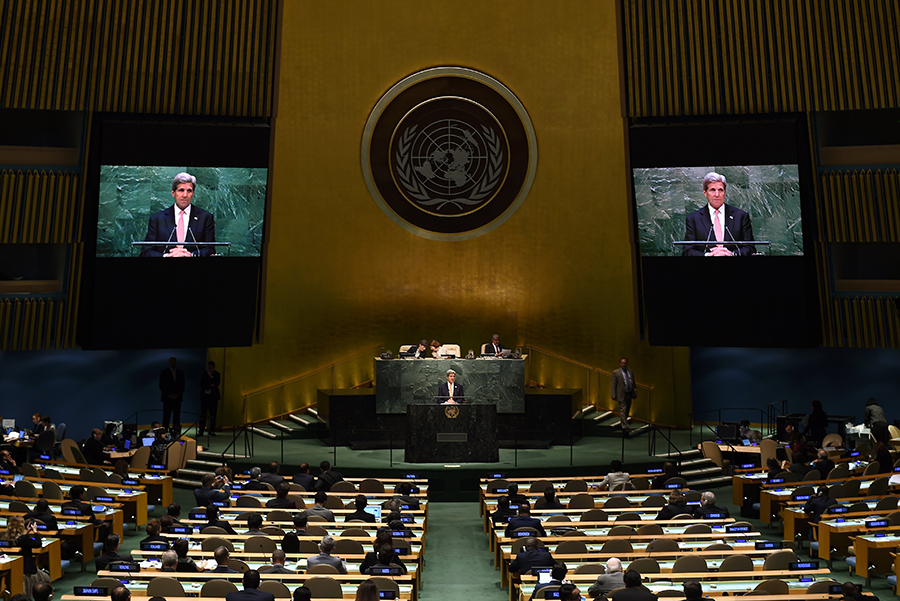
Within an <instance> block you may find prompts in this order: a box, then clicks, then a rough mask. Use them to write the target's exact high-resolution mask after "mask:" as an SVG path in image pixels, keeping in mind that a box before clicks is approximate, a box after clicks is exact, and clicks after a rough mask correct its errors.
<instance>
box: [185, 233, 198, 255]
mask: <svg viewBox="0 0 900 601" xmlns="http://www.w3.org/2000/svg"><path fill="white" fill-rule="evenodd" d="M188 233H189V234H190V235H191V238H193V239H194V244H199V242H197V236H195V235H194V230H192V229H191V228H190V226H188ZM194 252H195V253H197V254H196V255H194V253H193V252H192V253H191V255H194V256H197V257H199V256H200V247H199V246H197V247H196V250H195V251H194Z"/></svg>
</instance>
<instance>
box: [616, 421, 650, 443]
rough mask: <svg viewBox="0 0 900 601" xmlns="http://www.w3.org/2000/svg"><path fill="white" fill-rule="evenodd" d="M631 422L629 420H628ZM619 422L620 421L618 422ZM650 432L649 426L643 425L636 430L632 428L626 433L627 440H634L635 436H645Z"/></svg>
mask: <svg viewBox="0 0 900 601" xmlns="http://www.w3.org/2000/svg"><path fill="white" fill-rule="evenodd" d="M628 420H629V421H631V418H628ZM619 421H621V420H619ZM649 431H650V424H643V425H642V426H638V427H637V428H632V429H631V431H629V432H628V437H629V438H634V437H635V436H640V435H641V434H646V433H647V432H649Z"/></svg>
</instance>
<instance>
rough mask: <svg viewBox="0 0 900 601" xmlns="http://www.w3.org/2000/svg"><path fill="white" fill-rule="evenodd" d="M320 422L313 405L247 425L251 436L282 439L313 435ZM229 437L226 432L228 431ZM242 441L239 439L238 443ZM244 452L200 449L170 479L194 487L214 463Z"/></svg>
mask: <svg viewBox="0 0 900 601" xmlns="http://www.w3.org/2000/svg"><path fill="white" fill-rule="evenodd" d="M323 423H324V422H323V421H322V420H321V419H319V416H318V413H316V410H315V409H314V408H306V409H305V410H304V412H302V413H299V412H298V413H291V414H288V415H284V416H282V417H280V418H278V419H269V420H264V421H260V422H257V423H255V424H251V425H250V426H249V427H248V430H250V431H251V432H252V433H253V435H254V436H259V437H260V438H265V439H268V440H278V439H279V438H281V437H282V436H284V438H285V439H296V438H315V437H316V436H317V435H318V429H319V428H320V427H321V426H322V424H323ZM229 438H230V435H229ZM241 444H243V443H241ZM246 458H247V456H246V455H232V453H231V451H228V453H227V454H226V456H225V460H226V461H223V460H222V454H221V453H216V452H213V451H201V452H199V453H197V458H196V459H192V460H190V461H188V462H187V465H185V467H183V468H181V469H180V470H178V472H177V473H176V475H175V478H173V479H172V483H173V484H174V485H176V486H180V487H181V488H197V487H199V486H200V479H201V478H202V477H203V474H206V473H208V472H212V471H215V469H216V468H217V467H221V466H223V465H225V463H226V462H227V460H229V459H246Z"/></svg>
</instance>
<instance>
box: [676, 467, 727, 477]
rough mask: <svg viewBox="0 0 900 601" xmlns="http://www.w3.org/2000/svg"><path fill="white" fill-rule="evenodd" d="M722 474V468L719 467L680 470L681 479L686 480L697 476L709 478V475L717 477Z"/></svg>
mask: <svg viewBox="0 0 900 601" xmlns="http://www.w3.org/2000/svg"><path fill="white" fill-rule="evenodd" d="M721 473H722V468H720V467H719V466H715V467H707V468H703V469H699V470H682V471H681V477H682V478H684V479H685V480H687V479H688V478H694V477H697V476H711V475H717V476H718V475H719V474H721Z"/></svg>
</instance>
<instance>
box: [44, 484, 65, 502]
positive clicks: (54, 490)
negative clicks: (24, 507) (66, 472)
mask: <svg viewBox="0 0 900 601" xmlns="http://www.w3.org/2000/svg"><path fill="white" fill-rule="evenodd" d="M41 496H43V497H44V498H45V499H55V500H57V501H61V500H62V499H63V498H64V497H63V492H62V489H61V488H60V487H59V484H57V483H56V482H54V481H53V480H44V483H43V484H41Z"/></svg>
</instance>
